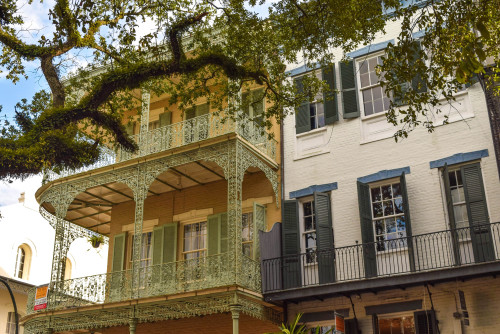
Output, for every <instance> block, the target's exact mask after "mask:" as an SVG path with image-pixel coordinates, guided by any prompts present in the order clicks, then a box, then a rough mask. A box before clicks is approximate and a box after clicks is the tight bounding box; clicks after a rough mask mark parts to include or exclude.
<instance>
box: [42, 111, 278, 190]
mask: <svg viewBox="0 0 500 334" xmlns="http://www.w3.org/2000/svg"><path fill="white" fill-rule="evenodd" d="M227 135H234V136H239V138H241V139H243V140H245V141H247V142H248V143H249V144H251V145H252V146H253V147H254V148H255V149H256V150H257V151H258V152H259V153H260V154H262V155H263V156H265V157H266V158H267V159H269V160H270V161H272V162H273V163H276V152H277V146H278V144H277V141H276V140H275V139H274V138H271V137H270V135H269V132H268V131H266V129H265V128H264V127H263V126H261V125H260V124H258V123H257V122H255V121H253V120H252V119H250V118H249V117H247V116H245V115H241V116H240V117H239V118H238V119H236V120H233V119H230V118H228V117H225V116H223V115H221V114H217V113H207V114H205V115H201V116H197V117H194V118H191V119H188V120H184V121H182V122H177V123H174V124H171V125H167V126H163V127H159V128H157V129H153V130H149V131H146V132H144V133H139V134H135V135H133V136H132V137H133V139H134V141H135V142H136V143H137V144H138V146H139V150H138V151H137V152H134V153H131V152H127V151H124V150H122V149H121V148H118V149H117V150H115V151H113V150H111V149H106V150H105V153H104V154H103V155H102V156H101V157H100V159H99V161H97V162H96V163H95V164H93V165H90V166H86V167H83V168H80V169H77V170H69V169H68V170H61V171H58V172H57V173H56V172H54V171H48V172H47V173H46V176H45V179H44V181H45V182H50V181H53V180H56V179H59V178H63V177H67V176H71V175H75V174H78V173H83V172H86V171H90V170H93V169H97V168H101V167H105V166H109V165H113V164H116V163H120V162H125V161H130V160H133V159H136V158H141V157H146V156H148V155H152V154H156V153H161V152H167V151H171V150H174V149H183V148H186V149H188V147H189V146H190V145H191V146H192V145H209V144H210V143H211V141H214V142H215V141H218V139H219V140H220V139H223V137H224V136H227Z"/></svg>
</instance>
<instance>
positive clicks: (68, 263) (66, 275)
mask: <svg viewBox="0 0 500 334" xmlns="http://www.w3.org/2000/svg"><path fill="white" fill-rule="evenodd" d="M65 262H66V263H65V266H64V280H68V279H71V272H72V269H73V265H72V264H71V261H70V259H68V258H66V260H65Z"/></svg>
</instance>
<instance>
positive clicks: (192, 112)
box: [185, 107, 196, 120]
mask: <svg viewBox="0 0 500 334" xmlns="http://www.w3.org/2000/svg"><path fill="white" fill-rule="evenodd" d="M185 112H186V120H188V119H191V118H195V117H196V108H195V107H193V108H189V109H188V110H186V111H185Z"/></svg>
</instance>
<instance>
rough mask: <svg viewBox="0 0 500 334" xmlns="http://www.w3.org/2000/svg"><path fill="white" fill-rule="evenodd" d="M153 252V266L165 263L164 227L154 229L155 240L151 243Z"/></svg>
mask: <svg viewBox="0 0 500 334" xmlns="http://www.w3.org/2000/svg"><path fill="white" fill-rule="evenodd" d="M151 243H152V244H151V248H152V250H153V265H154V266H155V265H157V264H161V263H163V225H162V226H156V227H155V228H153V240H152V242H151Z"/></svg>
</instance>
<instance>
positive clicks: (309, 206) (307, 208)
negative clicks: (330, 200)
mask: <svg viewBox="0 0 500 334" xmlns="http://www.w3.org/2000/svg"><path fill="white" fill-rule="evenodd" d="M303 208H304V216H310V215H312V203H311V202H305V203H304V205H303Z"/></svg>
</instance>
